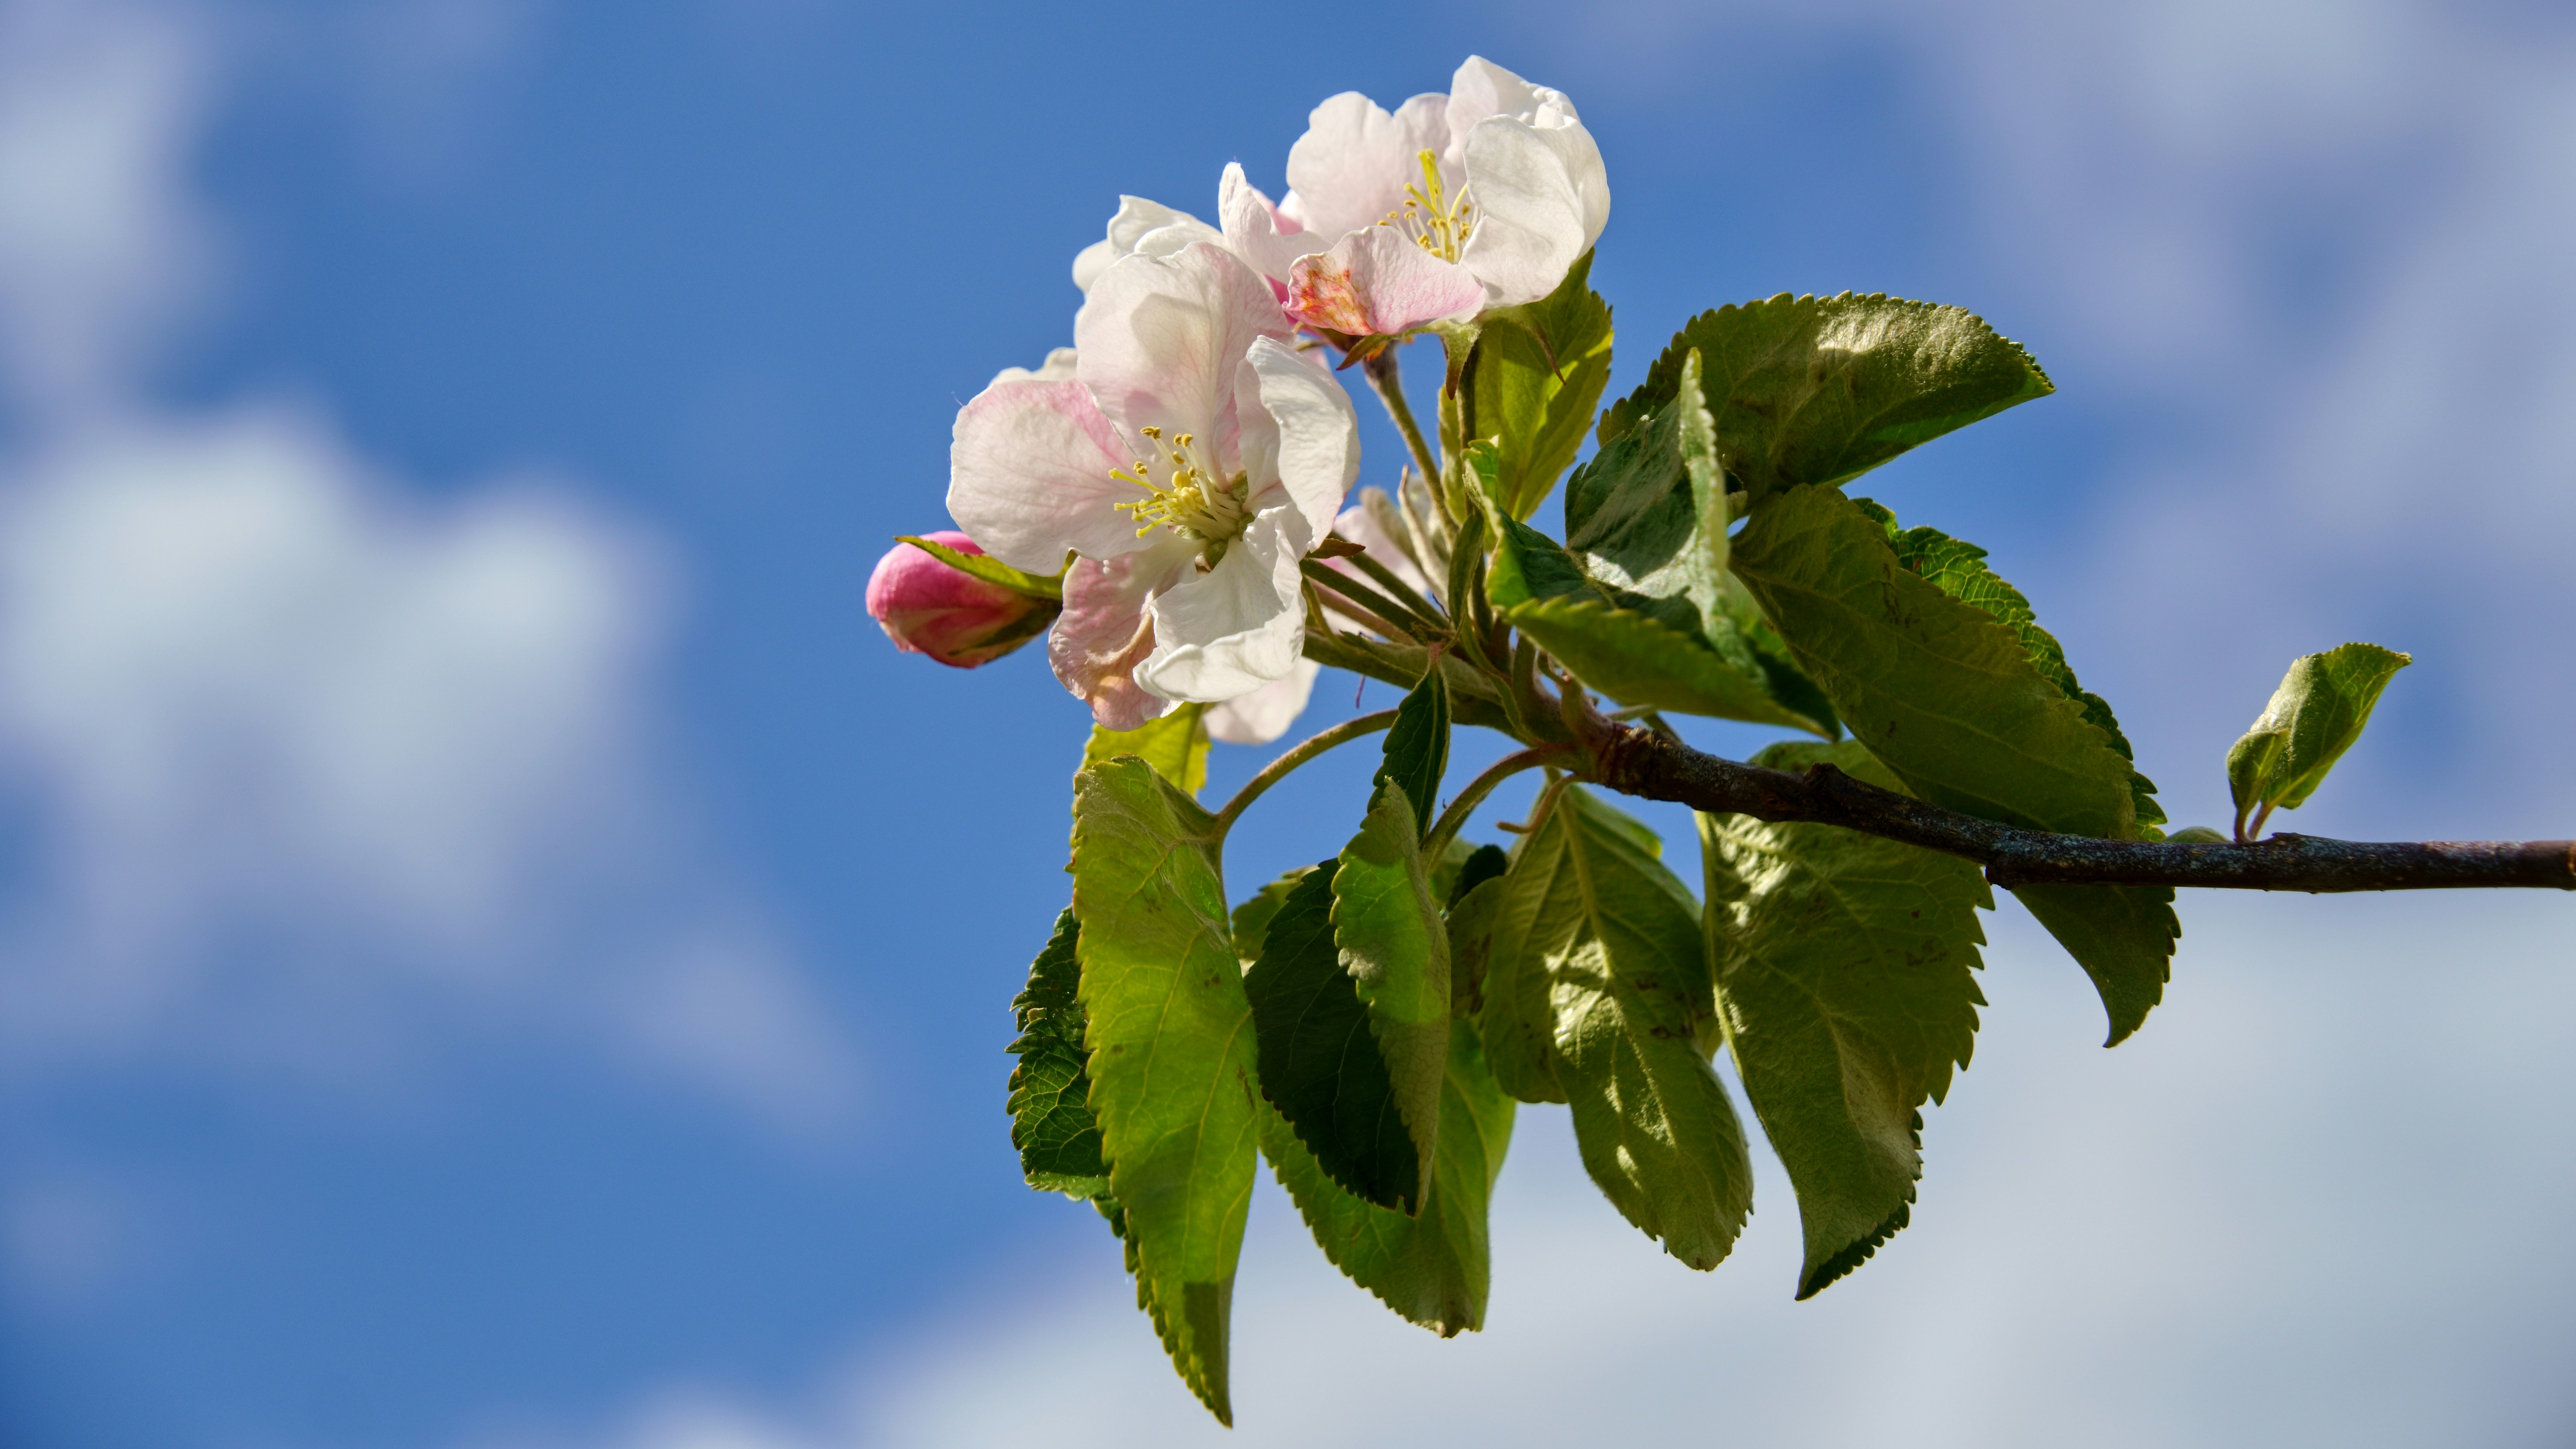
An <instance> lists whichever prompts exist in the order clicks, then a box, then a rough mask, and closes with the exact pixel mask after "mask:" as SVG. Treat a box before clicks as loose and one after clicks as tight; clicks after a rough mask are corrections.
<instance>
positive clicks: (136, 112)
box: [0, 0, 851, 1128]
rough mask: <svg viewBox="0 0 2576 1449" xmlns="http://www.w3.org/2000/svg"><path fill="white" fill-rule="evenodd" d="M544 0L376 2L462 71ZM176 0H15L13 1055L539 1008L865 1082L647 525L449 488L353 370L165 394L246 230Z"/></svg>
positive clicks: (1, 301) (754, 1061)
mask: <svg viewBox="0 0 2576 1449" xmlns="http://www.w3.org/2000/svg"><path fill="white" fill-rule="evenodd" d="M520 8H522V7H514V6H505V5H489V4H485V5H479V6H468V7H463V8H462V9H460V8H459V7H456V6H438V5H430V6H412V7H409V8H408V9H406V10H403V11H401V12H400V13H399V14H396V13H394V12H386V14H385V15H381V16H379V17H378V20H379V22H380V23H382V24H386V25H398V23H399V25H411V26H412V27H413V29H419V28H420V27H421V26H427V27H428V30H427V31H426V32H424V33H425V34H431V36H432V38H436V37H439V36H445V37H447V38H448V39H450V40H454V41H456V44H454V45H448V46H446V47H445V48H444V49H441V48H440V47H439V46H435V45H432V46H427V47H426V49H427V50H428V51H430V52H432V53H431V54H429V55H428V57H427V59H425V60H420V61H419V64H420V65H421V66H423V67H426V68H427V69H428V70H434V71H440V72H441V73H442V74H443V73H444V72H445V71H447V70H454V69H456V67H457V66H458V65H464V64H465V63H466V62H469V61H471V62H476V63H481V62H484V61H488V60H490V59H491V55H492V53H494V52H495V50H496V48H498V49H506V48H507V43H509V42H510V40H511V37H512V36H513V35H515V34H516V32H515V31H514V30H512V29H511V28H510V27H511V24H514V23H515V22H513V21H511V19H510V17H511V16H513V15H516V14H517V13H518V11H519V9H520ZM467 11H471V12H472V13H471V14H468V13H466V12H467ZM413 12H418V13H416V14H415V13H413ZM176 15H177V12H175V11H172V10H169V9H166V8H162V7H151V6H140V5H115V4H110V5H79V6H74V5H68V4H56V3H51V0H19V3H15V4H11V5H6V6H0V336H5V337H6V338H7V339H8V340H7V342H6V344H5V345H4V346H0V362H5V364H6V366H7V369H8V373H7V385H8V398H9V400H10V402H12V403H13V404H14V405H15V410H16V412H17V414H18V415H19V416H18V419H17V421H18V422H19V426H18V427H17V428H16V429H14V430H13V431H14V447H13V448H12V450H11V454H10V456H7V457H5V458H0V789H5V790H6V791H7V792H8V794H9V795H10V796H11V797H12V804H13V805H15V806H17V807H19V814H20V815H21V816H22V818H24V819H25V820H26V821H28V822H29V829H30V830H31V832H32V849H30V850H28V851H26V852H25V859H24V861H23V863H21V864H19V865H17V866H15V867H13V869H12V871H11V878H10V879H8V881H7V882H6V884H7V885H8V887H9V892H8V896H7V901H6V905H7V909H6V914H5V917H0V1044H5V1045H0V1056H4V1057H5V1058H6V1060H7V1062H8V1068H9V1070H11V1071H13V1072H17V1073H26V1072H32V1071H42V1070H46V1069H48V1068H49V1067H51V1066H53V1065H56V1064H58V1063H60V1062H63V1061H65V1060H67V1059H74V1058H80V1057H83V1056H88V1055H94V1054H96V1053H98V1052H101V1051H109V1052H120V1053H137V1052H141V1053H150V1054H157V1055H159V1056H162V1057H176V1058H179V1059H199V1060H222V1061H227V1062H233V1063H252V1062H255V1063H260V1064H265V1065H270V1066H274V1065H277V1064H280V1063H293V1064H295V1065H297V1066H299V1067H305V1068H313V1067H320V1068H325V1069H330V1070H335V1071H349V1070H361V1071H366V1070H381V1069H382V1068H383V1067H384V1065H385V1064H386V1063H387V1062H388V1061H392V1062H395V1063H399V1062H401V1061H403V1060H405V1059H407V1057H409V1056H411V1055H416V1054H418V1053H420V1052H424V1051H428V1050H430V1049H431V1048H432V1047H433V1046H434V1043H435V1041H436V1040H437V1039H439V1031H438V1028H437V1027H436V1025H435V1024H436V1023H439V1022H449V1023H451V1024H454V1023H461V1022H465V1021H486V1022H518V1023H533V1024H536V1025H538V1026H540V1027H541V1028H543V1029H546V1030H551V1031H558V1032H570V1033H573V1034H575V1035H578V1036H586V1037H589V1038H591V1039H593V1040H594V1041H595V1042H596V1044H597V1045H598V1047H599V1048H600V1049H601V1050H604V1051H606V1052H609V1053H611V1054H613V1055H615V1056H617V1057H620V1058H621V1059H626V1060H629V1061H631V1062H632V1063H634V1064H635V1065H636V1066H637V1067H639V1068H640V1069H642V1070H645V1071H648V1072H651V1073H655V1074H659V1075H664V1076H671V1077H676V1078H677V1079H680V1080H683V1081H686V1082H689V1083H693V1084H695V1085H696V1086H697V1087H698V1088H700V1089H704V1090H709V1091H713V1092H715V1093H717V1094H719V1095H721V1096H725V1097H727V1098H730V1099H732V1100H734V1101H736V1102H739V1103H741V1104H742V1105H744V1106H746V1107H748V1108H750V1109H752V1110H753V1111H755V1112H756V1113H758V1114H760V1115H761V1116H763V1117H764V1118H766V1119H768V1120H771V1121H774V1122H778V1123H781V1124H784V1125H788V1126H791V1127H798V1128H806V1127H817V1126H822V1125H825V1124H828V1123H829V1122H831V1121H833V1120H836V1119H837V1118H838V1116H839V1115H840V1114H841V1113H842V1112H843V1111H844V1110H845V1109H846V1107H847V1105H848V1101H849V1093H850V1085H851V1073H850V1062H849V1060H848V1055H847V1050H846V1047H845V1045H844V1044H843V1043H842V1042H841V1041H840V1040H839V1038H838V1037H837V1036H836V1035H835V1034H834V1032H833V1030H832V1028H831V1027H830V1026H829V1024H828V1018H827V1016H826V1015H825V1014H824V1013H823V1012H822V1011H821V1010H820V1009H819V1007H818V1006H817V1004H816V1002H815V1001H814V1000H813V999H812V988H811V985H810V983H809V982H808V981H807V980H806V978H805V976H804V974H803V973H802V971H801V969H800V968H799V967H798V965H797V964H796V963H795V961H794V959H793V955H792V953H791V952H790V951H789V950H788V949H786V947H785V945H784V944H783V938H782V934H781V932H780V931H779V929H778V928H777V927H776V926H775V925H773V924H771V923H770V922H768V921H767V920H766V919H765V918H764V915H763V913H762V911H761V910H760V909H758V907H757V906H756V905H755V904H754V903H753V901H752V900H751V899H750V898H749V896H748V895H747V893H746V892H745V891H744V890H743V889H742V888H741V887H740V886H739V884H736V883H729V877H728V874H727V872H726V871H725V870H724V869H723V866H722V862H721V861H720V860H718V859H716V858H714V855H715V853H714V852H713V851H712V850H711V848H710V847H709V846H708V845H707V844H706V843H705V842H703V841H702V840H700V839H699V838H698V833H697V831H696V830H695V829H694V828H693V827H692V825H691V823H690V821H689V818H688V811H687V807H686V802H685V801H684V800H682V799H679V798H677V797H676V796H675V794H674V792H673V790H672V788H671V786H670V784H669V782H668V771H667V761H666V760H665V758H664V757H663V751H664V748H665V744H666V742H664V741H660V740H657V739H656V738H655V737H654V730H655V724H654V720H655V718H656V713H657V709H656V705H655V701H654V699H653V691H654V679H653V665H654V661H655V659H656V657H657V654H658V651H659V646H660V641H661V634H662V629H661V626H662V624H663V622H664V615H665V613H666V612H667V605H668V600H667V597H666V596H667V594H668V590H667V588H666V587H665V575H666V573H667V572H668V570H667V569H666V568H665V567H664V566H663V564H662V561H661V560H659V559H658V558H657V557H656V554H655V551H654V550H653V549H652V548H651V547H649V546H648V545H647V544H646V543H645V542H644V541H643V539H642V538H641V537H640V535H638V534H637V533H636V532H635V530H633V529H632V528H631V527H629V526H627V525H624V524H621V523H619V522H618V521H616V520H615V519H614V518H612V517H611V516H609V515H608V514H606V513H604V512H602V511H601V510H600V509H599V508H597V507H595V506H592V505H588V504H584V503H582V502H580V501H579V498H578V495H577V493H576V492H575V491H574V490H572V489H571V488H569V487H567V486H564V485H562V484H559V483H550V482H547V481H545V480H540V479H533V478H520V479H515V480H512V479H501V480H497V481H491V482H486V483H484V484H481V485H479V486H477V487H474V488H472V489H470V490H467V491H465V492H464V493H462V494H461V495H458V496H456V497H454V498H452V499H448V500H442V501H439V502H435V503H432V502H429V501H425V500H422V499H418V498H415V497H412V496H409V495H408V494H407V493H406V491H405V490H404V489H403V488H402V487H401V486H399V485H398V484H396V483H395V482H393V481H391V480H390V479H388V478H386V477H385V476H383V474H382V472H381V470H379V469H378V468H377V467H375V466H374V465H373V464H371V463H369V462H368V461H367V460H365V459H364V458H361V457H359V456H356V455H355V454H353V453H352V452H351V451H350V450H349V449H348V448H347V447H345V446H344V445H343V444H342V443H341V442H340V441H339V440H338V438H337V437H336V435H335V433H334V430H333V428H332V427H331V425H330V423H329V422H328V420H327V418H325V417H324V416H323V415H321V414H320V413H319V412H318V411H316V410H313V409H309V408H307V409H298V408H291V407H283V406H276V405H256V404H235V405H229V406H223V407H218V408H214V409H211V410H206V411H200V412H179V411H174V410H171V409H168V408H165V407H162V406H159V405H156V404H155V403H154V402H153V400H152V399H151V397H150V395H149V391H148V388H147V387H146V385H145V382H144V372H143V368H144V366H145V364H147V363H148V361H149V360H150V355H151V352H152V350H153V348H154V347H155V346H157V345H158V344H159V342H160V341H161V340H162V339H164V338H166V337H167V336H169V335H170V334H171V333H172V331H173V329H175V328H176V327H178V326H179V325H180V324H181V323H182V322H183V321H184V320H185V317H184V314H185V310H186V308H187V307H188V306H189V305H190V304H191V303H192V302H194V301H195V300H197V299H198V298H199V297H201V296H202V295H203V286H204V282H205V280H206V277H207V273H206V270H205V267H204V265H203V260H204V258H205V256H206V255H207V254H208V250H209V248H208V244H207V241H206V237H207V234H208V230H209V229H208V227H207V225H206V223H205V222H204V221H203V220H202V218H201V217H200V214H199V212H200V209H199V207H198V206H197V204H196V202H195V200H194V197H193V194H192V192H191V191H190V184H189V178H188V162H189V153H190V150H191V147H192V146H193V144H194V142H195V140H196V137H197V134H198V130H199V127H200V126H201V124H202V122H203V119H204V115H205V112H206V103H207V101H208V99H209V96H210V87H211V83H212V81H213V80H214V77H213V76H212V75H211V74H209V73H208V72H207V70H206V67H207V66H208V65H210V64H211V62H210V61H209V59H208V57H210V56H212V55H214V54H216V53H217V52H216V50H215V49H213V48H210V46H209V44H208V43H207V39H206V36H205V35H204V34H202V33H200V32H199V31H197V30H193V29H191V28H190V27H189V26H188V25H187V24H184V23H182V21H181V20H180V19H177V18H174V17H175V16H176ZM404 16H408V17H409V19H408V20H405V19H404V18H403V17H404ZM459 16H462V17H463V19H464V20H466V21H470V22H472V23H470V24H465V25H464V26H463V28H462V29H461V30H460V29H457V28H456V26H454V25H451V24H449V23H448V22H452V21H456V20H457V19H458V17H459ZM442 17H444V18H443V19H442ZM478 17H479V18H478ZM432 22H437V23H435V24H433V23H432ZM442 27H444V28H442ZM398 28H399V26H398ZM451 31H453V32H454V33H453V34H451V33H450V32H451ZM403 33H404V34H410V33H411V32H410V31H404V32H403ZM419 38H420V37H418V36H414V37H413V39H414V40H415V41H416V40H418V39H419ZM406 44H409V42H406ZM410 48H411V49H413V50H420V49H423V48H424V47H423V46H421V45H411V46H410ZM450 52H455V53H453V54H451V53H450ZM460 57H461V58H460ZM468 68H469V69H470V66H469V67H468ZM422 84H423V85H424V86H427V85H429V84H430V82H429V81H423V82H422Z"/></svg>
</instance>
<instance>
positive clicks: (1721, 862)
mask: <svg viewBox="0 0 2576 1449" xmlns="http://www.w3.org/2000/svg"><path fill="white" fill-rule="evenodd" d="M1754 763H1756V764H1760V765H1766V766H1769V767H1771V768H1773V769H1779V770H1803V769H1805V768H1806V767H1808V766H1809V765H1813V764H1818V763H1826V764H1832V765H1834V766H1836V767H1837V768H1839V769H1841V770H1842V771H1843V772H1844V773H1845V774H1848V775H1851V776H1854V777H1855V778H1858V779H1862V780H1866V781H1868V782H1869V783H1871V784H1874V785H1878V786H1880V787H1882V788H1885V789H1896V790H1901V789H1902V788H1903V786H1902V784H1901V783H1900V782H1899V781H1898V780H1897V779H1896V777H1895V776H1894V775H1893V774H1891V773H1889V772H1888V770H1887V769H1886V767H1885V766H1883V765H1881V764H1879V763H1878V761H1876V760H1874V759H1872V758H1870V756H1869V753H1868V751H1866V750H1864V749H1862V748H1861V747H1860V746H1859V745H1858V744H1855V743H1850V742H1846V743H1843V744H1840V745H1818V744H1797V745H1775V746H1773V747H1771V748H1770V749H1767V750H1764V751H1763V752H1762V753H1761V754H1759V755H1757V756H1755V757H1754ZM1699 826H1700V843H1701V849H1702V851H1703V852H1704V857H1705V865H1706V873H1707V890H1708V917H1707V921H1708V933H1709V949H1710V956H1711V959H1712V960H1714V961H1715V962H1716V963H1717V973H1718V996H1719V1002H1720V1009H1721V1010H1722V1011H1724V1012H1725V1014H1726V1021H1727V1026H1728V1031H1727V1040H1728V1043H1729V1045H1730V1047H1731V1048H1732V1049H1733V1051H1734V1053H1735V1061H1736V1067H1737V1070H1738V1071H1739V1072H1740V1073H1741V1075H1742V1077H1743V1079H1744V1094H1745V1096H1746V1097H1747V1098H1748V1099H1749V1100H1750V1101H1751V1102H1752V1104H1753V1110H1754V1113H1755V1115H1756V1116H1758V1117H1759V1118H1760V1119H1761V1122H1762V1129H1763V1131H1764V1133H1765V1134H1766V1135H1768V1136H1769V1137H1770V1139H1771V1146H1772V1150H1774V1151H1776V1152H1777V1153H1779V1154H1780V1161H1781V1164H1782V1165H1783V1166H1784V1167H1786V1168H1787V1169H1788V1171H1789V1184H1790V1186H1791V1187H1793V1188H1795V1189H1796V1190H1797V1193H1798V1216H1799V1220H1800V1222H1801V1224H1802V1225H1803V1227H1804V1230H1805V1236H1806V1264H1805V1266H1804V1268H1803V1269H1802V1270H1801V1271H1800V1273H1799V1279H1798V1296H1799V1297H1801V1298H1804V1297H1808V1296H1810V1295H1812V1294H1814V1293H1815V1292H1816V1291H1817V1290H1818V1289H1821V1288H1823V1287H1824V1286H1825V1285H1826V1284H1828V1283H1830V1282H1832V1281H1833V1280H1834V1279H1836V1278H1838V1277H1841V1276H1842V1275H1843V1274H1845V1273H1848V1272H1850V1271H1851V1270H1852V1269H1853V1268H1855V1267H1858V1266H1859V1265H1860V1263H1861V1262H1862V1261H1863V1260H1864V1259H1866V1258H1867V1257H1868V1256H1869V1255H1870V1253H1871V1252H1873V1251H1874V1250H1875V1249H1876V1248H1877V1246H1878V1245H1879V1244H1880V1243H1881V1242H1884V1241H1885V1240H1886V1239H1887V1238H1888V1237H1889V1236H1890V1235H1891V1234H1893V1233H1895V1232H1896V1231H1897V1230H1898V1229H1900V1228H1902V1227H1904V1226H1905V1222H1906V1218H1907V1215H1908V1213H1909V1211H1910V1209H1911V1205H1912V1203H1913V1201H1914V1184H1915V1180H1916V1179H1917V1178H1918V1177H1920V1176H1921V1175H1922V1156H1921V1153H1920V1151H1919V1148H1920V1146H1921V1140H1920V1133H1921V1127H1922V1117H1921V1113H1920V1109H1921V1107H1922V1105H1923V1103H1924V1102H1925V1100H1926V1099H1929V1100H1931V1101H1934V1102H1938V1101H1940V1100H1941V1099H1942V1097H1943V1096H1944V1095H1945V1094H1946V1093H1947V1091H1948V1090H1949V1084H1950V1073H1951V1070H1952V1068H1953V1066H1954V1065H1955V1066H1960V1067H1964V1066H1966V1065H1967V1064H1968V1054H1969V1050H1970V1048H1971V1046H1972V1044H1973V1039H1974V1034H1975V1032H1976V1029H1977V1008H1978V1007H1979V1006H1982V1005H1984V1004H1985V998H1984V997H1983V996H1982V995H1980V994H1979V993H1978V990H1977V983H1976V981H1975V979H1974V978H1973V977H1971V976H1970V974H1969V972H1970V970H1971V968H1973V967H1975V966H1977V965H1978V964H1979V962H1978V956H1977V947H1978V946H1979V945H1981V944H1982V943H1983V942H1984V940H1985V935H1984V933H1983V931H1982V930H1981V929H1980V928H1979V926H1978V924H1977V914H1976V913H1977V910H1978V908H1979V907H1985V908H1988V909H1991V908H1992V906H1993V904H1994V900H1993V897H1992V895H1991V894H1989V893H1988V891H1987V889H1986V883H1985V880H1984V878H1983V877H1982V876H1980V875H1979V874H1978V872H1977V868H1976V867H1975V866H1974V865H1972V864H1970V863H1968V862H1967V861H1964V860H1961V859H1959V858H1957V857H1955V856H1948V855H1941V854H1938V853H1935V852H1933V851H1928V850H1921V849H1918V848H1916V847H1913V846H1908V845H1899V844H1897V843H1895V842H1894V841H1889V840H1882V839H1879V838H1877V837H1875V836H1869V835H1863V834H1860V833H1858V832H1857V831H1851V830H1842V829H1838V828H1836V827H1833V826H1830V825H1799V824H1789V825H1773V824H1766V823H1764V822H1762V821H1758V820H1755V819H1753V818H1751V817H1749V816H1743V815H1721V816H1712V815H1702V816H1700V817H1699Z"/></svg>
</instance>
